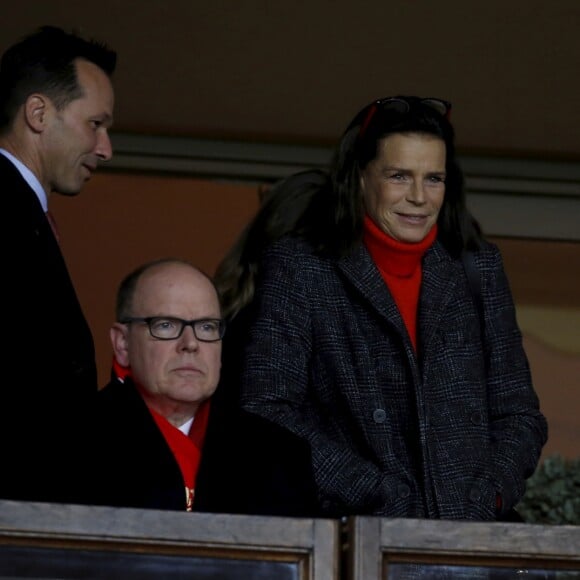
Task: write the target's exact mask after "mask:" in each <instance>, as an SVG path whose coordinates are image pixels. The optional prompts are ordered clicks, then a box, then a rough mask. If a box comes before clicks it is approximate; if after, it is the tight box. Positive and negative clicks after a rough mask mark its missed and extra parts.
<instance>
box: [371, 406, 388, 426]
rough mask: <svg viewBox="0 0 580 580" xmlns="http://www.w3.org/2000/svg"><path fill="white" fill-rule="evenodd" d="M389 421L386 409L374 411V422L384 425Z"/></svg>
mask: <svg viewBox="0 0 580 580" xmlns="http://www.w3.org/2000/svg"><path fill="white" fill-rule="evenodd" d="M386 419H387V413H386V412H385V410H384V409H375V410H374V411H373V420H374V422H375V423H384V422H385V421H386Z"/></svg>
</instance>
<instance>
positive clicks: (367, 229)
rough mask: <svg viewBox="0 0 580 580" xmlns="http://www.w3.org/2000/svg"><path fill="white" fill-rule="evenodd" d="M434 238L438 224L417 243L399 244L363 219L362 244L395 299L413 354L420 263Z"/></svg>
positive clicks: (370, 220)
mask: <svg viewBox="0 0 580 580" xmlns="http://www.w3.org/2000/svg"><path fill="white" fill-rule="evenodd" d="M436 237H437V224H435V225H434V226H433V227H432V228H431V230H430V231H429V233H428V234H427V235H426V236H425V238H424V239H423V240H421V241H420V242H417V243H413V244H411V243H407V242H400V241H399V240H396V239H395V238H393V237H391V236H390V235H389V234H386V233H385V232H383V231H382V230H381V229H380V228H379V227H378V226H377V224H376V223H375V222H374V221H373V220H372V219H371V218H370V217H369V216H368V215H367V216H365V221H364V232H363V242H364V244H365V246H366V247H367V249H368V251H369V253H370V255H371V258H372V259H373V261H374V262H375V264H376V265H377V268H378V269H379V272H380V273H381V276H382V277H383V280H384V281H385V283H386V285H387V286H388V288H389V290H390V292H391V294H392V296H393V299H394V300H395V304H396V305H397V307H398V309H399V312H400V313H401V317H402V318H403V321H404V322H405V326H406V327H407V332H408V333H409V338H410V339H411V342H412V344H413V347H414V348H415V351H416V350H417V308H418V304H419V292H420V289H421V275H422V269H421V261H422V259H423V256H424V254H425V252H426V251H427V250H428V249H429V248H430V247H431V245H432V244H433V242H434V241H435V239H436Z"/></svg>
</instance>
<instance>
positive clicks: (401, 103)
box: [358, 97, 451, 138]
mask: <svg viewBox="0 0 580 580" xmlns="http://www.w3.org/2000/svg"><path fill="white" fill-rule="evenodd" d="M417 105H421V106H424V107H429V108H430V109H433V110H434V111H435V112H437V113H439V114H440V115H441V116H442V117H445V118H446V119H449V117H450V114H451V103H450V102H449V101H444V100H443V99H437V98H435V97H426V98H422V97H385V98H384V99H378V100H377V101H375V102H374V103H372V104H371V105H369V107H368V112H367V114H366V116H365V118H364V121H363V122H362V123H361V126H360V130H359V133H358V134H359V138H360V137H362V136H363V134H364V133H365V132H366V130H367V129H368V127H369V124H370V122H371V120H372V118H373V117H374V116H375V113H376V112H377V111H378V110H379V108H380V109H384V110H389V109H390V110H393V111H396V112H398V113H408V112H409V111H410V110H411V107H413V106H417Z"/></svg>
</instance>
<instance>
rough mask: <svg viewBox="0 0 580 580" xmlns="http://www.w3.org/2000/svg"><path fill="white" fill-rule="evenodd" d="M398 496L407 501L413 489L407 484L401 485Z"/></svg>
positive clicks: (398, 487)
mask: <svg viewBox="0 0 580 580" xmlns="http://www.w3.org/2000/svg"><path fill="white" fill-rule="evenodd" d="M397 495H398V496H399V497H400V498H402V499H405V498H407V497H409V496H410V495H411V488H410V487H409V486H408V485H407V484H406V483H400V484H399V485H398V486H397Z"/></svg>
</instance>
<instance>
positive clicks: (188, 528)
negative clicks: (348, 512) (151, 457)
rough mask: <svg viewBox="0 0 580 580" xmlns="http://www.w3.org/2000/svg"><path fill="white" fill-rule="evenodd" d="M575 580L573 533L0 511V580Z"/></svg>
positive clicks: (45, 507)
mask: <svg viewBox="0 0 580 580" xmlns="http://www.w3.org/2000/svg"><path fill="white" fill-rule="evenodd" d="M17 578H35V579H48V578H51V579H55V578H58V579H61V580H62V579H66V580H69V579H75V580H78V579H101V578H102V579H106V580H111V579H123V580H161V579H162V580H168V579H182V578H183V579H185V578H187V579H195V580H210V579H211V580H216V579H219V580H270V579H271V580H339V579H342V580H375V579H376V580H379V579H380V580H391V579H393V580H394V579H397V580H403V579H405V580H406V579H411V578H437V579H443V578H494V579H495V578H502V579H509V578H514V579H515V578H525V580H532V579H540V578H542V579H544V578H563V579H564V578H565V579H566V580H573V579H576V580H577V579H580V526H540V525H531V524H506V523H474V522H450V521H433V520H412V519H388V518H377V517H366V516H361V517H353V518H350V519H349V520H348V521H347V522H344V523H340V522H338V521H335V520H327V519H308V518H283V517H263V516H242V515H230V514H203V513H181V512H169V511H157V510H137V509H130V508H108V507H95V506H80V505H63V504H43V503H24V502H15V501H9V500H5V501H0V579H10V580H14V579H17Z"/></svg>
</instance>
